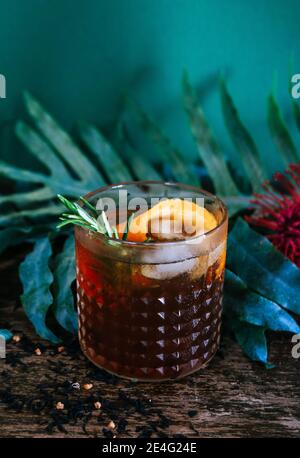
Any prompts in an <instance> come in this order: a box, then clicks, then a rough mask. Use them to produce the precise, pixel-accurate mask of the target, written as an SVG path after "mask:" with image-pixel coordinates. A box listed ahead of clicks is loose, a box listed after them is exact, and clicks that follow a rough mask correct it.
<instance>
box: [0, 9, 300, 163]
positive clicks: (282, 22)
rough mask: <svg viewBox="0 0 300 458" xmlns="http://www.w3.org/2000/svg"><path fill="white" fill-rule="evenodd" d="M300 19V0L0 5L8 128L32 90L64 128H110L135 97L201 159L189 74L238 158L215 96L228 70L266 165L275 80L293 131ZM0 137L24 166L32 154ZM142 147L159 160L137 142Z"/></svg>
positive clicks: (0, 66)
mask: <svg viewBox="0 0 300 458" xmlns="http://www.w3.org/2000/svg"><path fill="white" fill-rule="evenodd" d="M299 20H300V2H299V1H297V0H281V1H279V0H277V1H276V0H252V1H245V0H240V1H238V0H227V1H223V0H77V1H75V0H73V1H72V0H51V1H50V0H1V3H0V34H1V40H0V73H2V74H4V75H5V77H6V80H7V99H6V100H0V121H4V120H8V119H12V118H15V117H18V116H20V115H21V114H22V112H21V110H22V103H21V92H22V90H23V89H25V88H26V89H28V90H30V91H31V92H32V93H33V94H34V95H35V96H37V97H38V98H39V99H40V100H41V101H42V102H43V104H44V105H45V106H46V107H47V108H48V109H49V110H50V111H51V112H52V113H53V114H55V116H56V118H57V119H58V120H59V121H60V122H61V123H62V124H63V125H64V126H66V127H67V128H71V126H72V125H73V124H74V122H75V121H77V120H78V119H87V120H90V121H94V122H96V123H98V124H100V125H101V126H102V127H103V128H104V129H107V127H108V126H110V125H111V123H112V122H113V120H114V119H115V118H116V116H117V114H118V109H119V107H120V96H121V95H122V94H123V93H124V92H125V91H128V92H130V93H131V94H133V95H134V96H135V98H136V99H137V100H138V101H139V102H140V103H141V104H142V105H143V107H144V108H145V109H146V110H147V111H148V112H149V113H151V114H152V115H153V116H154V117H155V118H156V119H157V120H158V121H159V122H160V124H161V125H162V126H163V127H164V129H165V131H166V132H167V133H168V134H169V136H170V137H171V138H172V139H173V142H174V143H175V144H176V145H178V146H179V147H180V148H181V150H182V151H183V152H184V153H185V154H187V155H194V156H196V151H195V147H194V145H193V142H192V140H191V138H190V136H189V131H188V127H187V122H186V119H185V115H184V113H183V112H182V109H181V96H180V80H181V75H182V70H183V68H186V69H188V71H189V73H190V77H191V80H192V81H193V82H194V83H195V84H196V85H197V86H198V89H199V96H200V99H201V102H202V103H203V106H204V107H205V110H206V113H207V116H208V119H209V120H210V122H211V124H212V126H213V128H214V130H215V132H216V135H217V137H218V140H219V142H220V144H221V146H222V148H223V149H224V151H226V153H227V154H228V155H229V156H232V157H233V158H234V154H235V153H234V151H233V148H232V145H231V143H230V141H229V139H228V136H227V133H226V131H225V129H224V126H223V122H222V115H221V111H220V104H219V97H218V92H217V76H218V74H219V72H220V71H223V72H225V74H226V76H227V81H228V84H229V88H230V91H231V93H232V95H233V96H234V99H235V102H236V104H237V106H238V108H239V110H240V114H241V117H242V119H243V120H244V121H245V123H246V125H247V126H248V128H249V130H250V131H251V132H252V133H253V135H254V137H255V139H256V141H257V143H258V144H259V148H260V150H262V151H263V154H264V155H265V158H266V159H267V160H268V161H269V158H270V156H271V155H272V151H273V150H274V146H273V144H272V142H271V139H270V136H269V133H268V129H267V125H266V96H267V94H268V93H269V91H270V90H271V88H272V86H273V80H274V74H275V73H276V75H277V78H276V79H277V95H278V99H279V102H280V105H281V108H282V110H283V113H284V116H285V119H286V120H287V122H288V123H289V124H291V126H292V128H293V125H292V121H291V113H290V96H289V94H288V90H287V87H288V64H289V59H290V56H291V54H293V55H294V65H295V72H296V71H297V70H298V72H299V71H300V69H299V68H298V69H297V56H298V55H299V52H300V40H299V35H300V33H299ZM298 62H299V60H298ZM299 65H300V63H299ZM2 133H3V135H2V137H1V152H0V155H1V156H2V157H5V158H6V159H7V157H16V156H19V158H18V160H20V161H21V162H22V160H23V159H22V157H21V156H22V155H23V154H25V153H24V150H23V149H22V148H20V147H19V146H17V145H16V143H15V142H14V141H12V140H11V138H10V137H9V135H8V134H7V133H6V132H5V129H4V128H2ZM137 142H138V145H139V147H140V149H145V151H146V152H148V154H149V151H150V152H151V147H149V146H146V145H144V143H143V142H142V141H141V139H140V136H139V135H137ZM26 157H28V156H26ZM272 165H273V167H274V168H276V167H277V166H278V164H277V163H276V162H275V163H274V164H272Z"/></svg>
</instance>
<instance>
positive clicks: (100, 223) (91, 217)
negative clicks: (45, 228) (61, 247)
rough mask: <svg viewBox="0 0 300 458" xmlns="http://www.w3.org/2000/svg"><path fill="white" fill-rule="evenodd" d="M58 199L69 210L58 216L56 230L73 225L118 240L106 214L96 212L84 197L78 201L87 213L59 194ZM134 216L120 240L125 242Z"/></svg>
mask: <svg viewBox="0 0 300 458" xmlns="http://www.w3.org/2000/svg"><path fill="white" fill-rule="evenodd" d="M57 197H58V199H59V200H60V201H61V203H62V204H64V206H65V207H66V208H67V209H68V210H69V212H68V213H62V215H61V216H60V218H59V219H60V223H58V225H57V226H56V227H57V228H58V229H60V228H62V227H64V226H67V225H68V224H75V225H76V226H81V227H84V228H85V229H89V230H91V231H94V232H99V233H100V234H103V235H106V236H107V237H111V238H114V239H117V240H119V239H120V237H119V234H118V231H117V229H116V227H115V226H111V225H110V223H109V221H108V218H107V216H106V213H105V211H104V210H102V211H100V212H98V210H97V209H96V208H95V207H94V206H93V205H92V204H91V203H90V202H89V201H88V200H86V199H85V198H84V197H80V198H79V200H80V201H81V202H83V204H84V205H85V206H86V207H88V209H89V210H90V212H91V213H92V214H91V213H89V212H87V211H86V210H85V209H84V208H83V207H82V206H81V205H79V204H78V203H77V202H71V201H70V200H69V199H67V198H66V197H64V196H62V195H61V194H57ZM134 216H135V212H133V213H132V214H131V215H130V216H129V218H128V219H127V222H126V228H125V231H124V233H123V236H122V240H127V236H128V233H129V227H130V224H131V222H132V220H133V218H134ZM145 241H146V242H150V241H151V237H148V238H147V240H145Z"/></svg>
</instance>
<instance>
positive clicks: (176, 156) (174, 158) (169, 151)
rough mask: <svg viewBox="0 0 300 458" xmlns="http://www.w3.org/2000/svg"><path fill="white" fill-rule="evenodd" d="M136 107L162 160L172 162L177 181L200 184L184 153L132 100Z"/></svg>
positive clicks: (142, 124) (146, 131) (143, 126)
mask: <svg viewBox="0 0 300 458" xmlns="http://www.w3.org/2000/svg"><path fill="white" fill-rule="evenodd" d="M130 104H131V106H132V107H133V108H134V109H135V112H136V114H137V116H138V120H139V123H140V125H141V126H142V128H143V130H144V131H145V133H146V134H147V135H148V136H149V138H150V139H151V140H152V142H153V143H154V144H155V145H157V147H158V148H159V151H160V153H161V157H162V160H163V161H164V162H166V163H169V164H170V167H171V170H172V174H173V177H174V179H175V181H179V182H182V183H186V184H190V185H195V186H198V185H199V178H198V176H197V174H196V173H195V171H194V170H193V168H192V167H191V165H190V164H188V163H187V162H186V160H184V157H183V155H182V154H181V153H180V152H179V150H178V149H177V148H174V146H173V145H172V144H171V141H170V140H169V139H168V138H167V137H166V136H165V134H164V133H163V132H162V130H161V129H160V127H159V126H158V125H157V124H156V123H155V122H154V121H153V120H152V119H151V118H150V117H149V116H148V115H147V114H146V113H145V112H144V111H143V110H142V109H141V108H140V106H139V105H138V104H137V103H135V102H134V101H132V100H131V101H130Z"/></svg>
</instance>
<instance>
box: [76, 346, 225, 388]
mask: <svg viewBox="0 0 300 458" xmlns="http://www.w3.org/2000/svg"><path fill="white" fill-rule="evenodd" d="M80 347H81V350H82V353H83V354H84V356H85V357H86V358H87V359H88V360H89V361H90V362H91V363H92V364H94V366H96V367H98V368H99V369H102V370H104V371H105V372H107V373H108V374H111V375H113V376H115V377H119V378H121V379H124V380H130V381H131V382H142V383H145V382H147V383H158V382H171V381H174V382H175V381H177V380H181V379H183V378H185V377H188V376H189V375H192V374H194V373H195V372H198V371H200V370H203V369H205V368H206V367H207V366H208V365H209V363H210V362H211V360H212V359H213V358H214V356H215V354H216V353H217V351H218V349H219V346H218V347H217V349H216V351H215V353H214V354H212V355H211V357H210V358H209V359H208V360H207V361H206V362H205V363H202V365H200V366H198V367H195V368H194V369H192V370H191V371H190V372H186V373H184V374H181V375H178V376H177V377H173V378H161V379H158V378H153V379H150V378H140V377H139V378H136V377H135V378H134V377H127V376H126V375H122V374H118V373H117V372H113V371H111V370H108V369H106V368H105V367H102V366H100V365H99V364H97V363H96V362H95V361H93V359H92V358H91V357H90V356H89V355H88V354H87V353H86V352H85V351H84V349H83V348H82V345H81V344H80Z"/></svg>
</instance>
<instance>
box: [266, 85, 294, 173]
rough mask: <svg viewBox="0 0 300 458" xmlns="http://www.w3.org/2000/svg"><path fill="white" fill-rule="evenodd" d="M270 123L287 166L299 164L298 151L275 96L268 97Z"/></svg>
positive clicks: (275, 140) (273, 135)
mask: <svg viewBox="0 0 300 458" xmlns="http://www.w3.org/2000/svg"><path fill="white" fill-rule="evenodd" d="M268 122H269V127H270V131H271V134H272V137H273V139H274V142H275V144H276V145H277V147H278V150H279V151H280V152H281V153H282V158H283V160H284V161H285V164H286V165H288V164H290V163H293V162H297V161H298V160H299V157H298V153H297V149H296V147H295V145H294V142H293V140H292V137H291V136H290V134H289V131H288V129H287V127H286V125H285V122H284V120H283V117H282V115H281V113H280V109H279V106H278V104H277V102H276V100H275V97H274V95H273V94H270V95H269V97H268Z"/></svg>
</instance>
